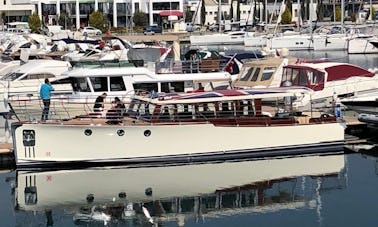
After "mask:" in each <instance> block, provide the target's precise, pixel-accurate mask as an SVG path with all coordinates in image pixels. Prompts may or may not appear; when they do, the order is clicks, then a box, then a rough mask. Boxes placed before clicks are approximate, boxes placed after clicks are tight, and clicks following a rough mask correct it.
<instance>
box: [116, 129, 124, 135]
mask: <svg viewBox="0 0 378 227" xmlns="http://www.w3.org/2000/svg"><path fill="white" fill-rule="evenodd" d="M117 134H118V135H119V136H123V135H125V130H123V129H119V130H117Z"/></svg>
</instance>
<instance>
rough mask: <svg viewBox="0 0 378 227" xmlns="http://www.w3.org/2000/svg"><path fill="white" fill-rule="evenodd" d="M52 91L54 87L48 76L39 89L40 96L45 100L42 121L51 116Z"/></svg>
mask: <svg viewBox="0 0 378 227" xmlns="http://www.w3.org/2000/svg"><path fill="white" fill-rule="evenodd" d="M51 91H54V87H53V86H51V84H50V81H49V79H47V78H46V79H45V83H44V84H42V86H41V89H40V90H39V96H40V97H41V99H42V101H43V111H42V117H41V120H42V121H46V120H47V119H48V117H49V111H50V99H51Z"/></svg>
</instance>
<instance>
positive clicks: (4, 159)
mask: <svg viewBox="0 0 378 227" xmlns="http://www.w3.org/2000/svg"><path fill="white" fill-rule="evenodd" d="M13 167H15V157H14V153H13V144H11V143H0V170H1V169H10V168H13Z"/></svg>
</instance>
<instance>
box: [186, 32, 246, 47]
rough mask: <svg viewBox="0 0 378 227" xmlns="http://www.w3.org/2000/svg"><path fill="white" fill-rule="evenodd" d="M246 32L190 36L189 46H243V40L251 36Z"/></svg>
mask: <svg viewBox="0 0 378 227" xmlns="http://www.w3.org/2000/svg"><path fill="white" fill-rule="evenodd" d="M248 33H249V32H246V31H230V32H224V33H214V34H205V35H203V34H201V35H190V37H189V39H190V44H191V45H192V46H208V45H244V38H245V37H247V36H253V34H252V33H251V34H248Z"/></svg>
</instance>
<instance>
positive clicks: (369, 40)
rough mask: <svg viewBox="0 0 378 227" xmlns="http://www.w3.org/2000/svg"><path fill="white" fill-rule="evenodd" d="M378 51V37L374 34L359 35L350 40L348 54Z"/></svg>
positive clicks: (374, 52)
mask: <svg viewBox="0 0 378 227" xmlns="http://www.w3.org/2000/svg"><path fill="white" fill-rule="evenodd" d="M376 53H378V38H377V37H376V36H374V35H359V36H356V37H354V38H352V39H349V41H348V54H376Z"/></svg>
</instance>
